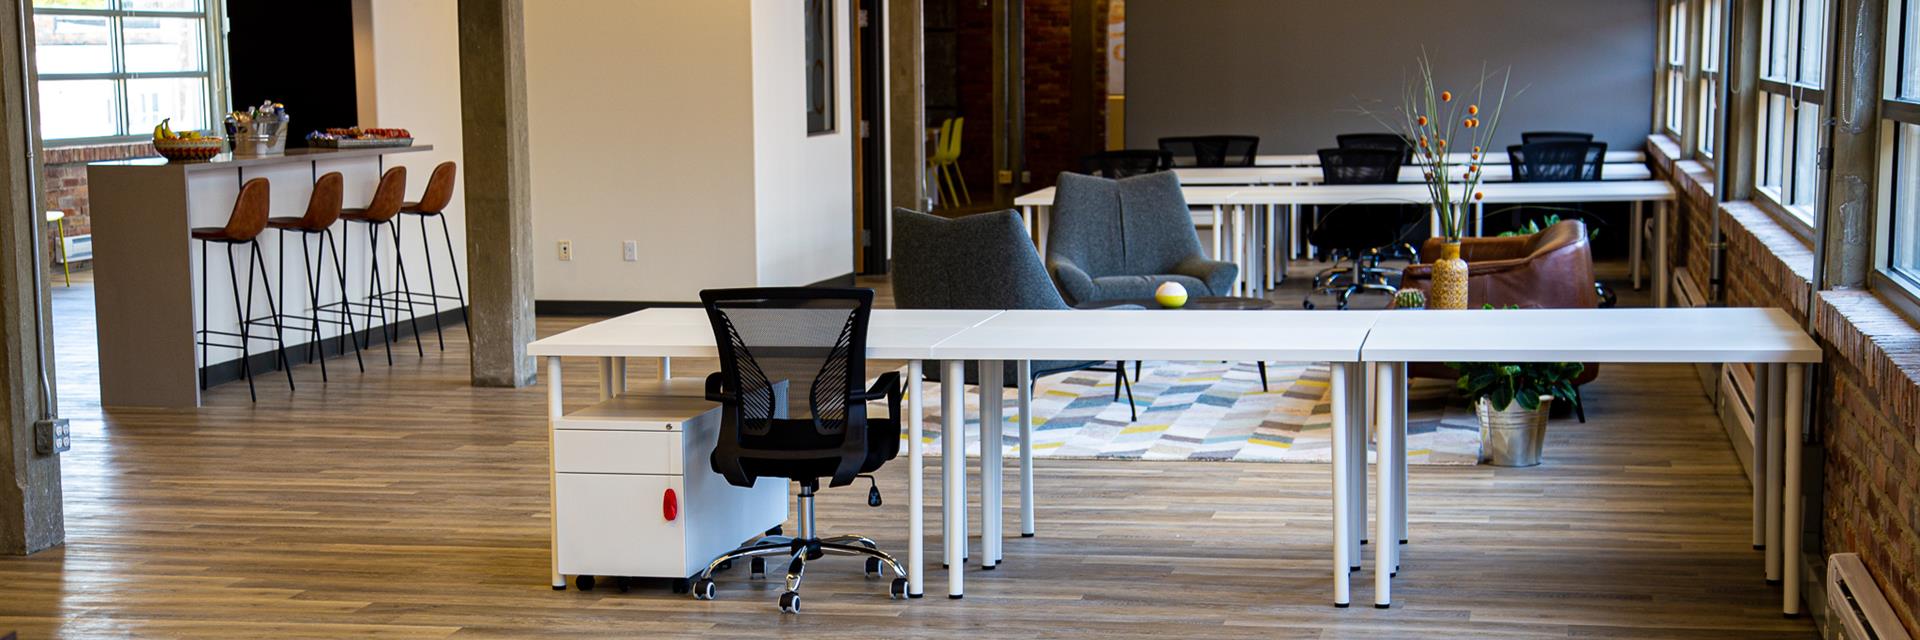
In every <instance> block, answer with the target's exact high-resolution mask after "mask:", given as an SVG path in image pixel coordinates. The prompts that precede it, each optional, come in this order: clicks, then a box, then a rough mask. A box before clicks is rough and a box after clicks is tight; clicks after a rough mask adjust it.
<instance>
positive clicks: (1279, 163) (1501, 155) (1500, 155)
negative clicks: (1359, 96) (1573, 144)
mask: <svg viewBox="0 0 1920 640" xmlns="http://www.w3.org/2000/svg"><path fill="white" fill-rule="evenodd" d="M1467 156H1468V154H1466V153H1453V154H1450V157H1449V158H1448V159H1449V160H1452V161H1453V162H1454V163H1455V164H1460V163H1465V162H1467V160H1468V159H1469V158H1468V157H1467ZM1646 161H1647V154H1646V152H1644V151H1625V150H1618V151H1608V152H1607V157H1606V162H1608V163H1615V162H1646ZM1253 163H1254V164H1255V165H1258V166H1262V167H1318V166H1320V154H1318V153H1281V154H1267V155H1258V156H1254V158H1253ZM1506 163H1507V152H1505V151H1489V152H1488V153H1487V164H1489V165H1495V164H1506Z"/></svg>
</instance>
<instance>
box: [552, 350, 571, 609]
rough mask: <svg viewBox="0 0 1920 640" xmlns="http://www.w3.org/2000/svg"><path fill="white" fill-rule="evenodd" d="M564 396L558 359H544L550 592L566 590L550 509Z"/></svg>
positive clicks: (555, 513) (555, 517)
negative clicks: (555, 431)
mask: <svg viewBox="0 0 1920 640" xmlns="http://www.w3.org/2000/svg"><path fill="white" fill-rule="evenodd" d="M563 395H564V394H563V393H562V390H561V384H560V358H559V357H558V356H548V357H547V559H548V561H549V562H550V563H551V565H550V566H551V567H552V569H553V590H554V591H562V590H565V589H566V588H567V578H566V577H565V576H562V575H560V516H559V510H558V509H556V508H554V507H555V506H556V505H558V504H560V494H559V493H558V492H557V491H556V490H555V489H554V484H553V481H554V478H553V425H554V423H556V422H558V421H559V420H560V418H561V416H564V415H566V413H565V409H564V408H563V406H562V405H561V403H560V400H561V397H562V396H563Z"/></svg>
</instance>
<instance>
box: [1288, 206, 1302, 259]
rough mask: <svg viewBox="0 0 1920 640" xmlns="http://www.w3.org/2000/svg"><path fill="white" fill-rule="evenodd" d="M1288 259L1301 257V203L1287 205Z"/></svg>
mask: <svg viewBox="0 0 1920 640" xmlns="http://www.w3.org/2000/svg"><path fill="white" fill-rule="evenodd" d="M1287 259H1288V260H1298V259H1300V205H1297V204H1290V205H1287Z"/></svg>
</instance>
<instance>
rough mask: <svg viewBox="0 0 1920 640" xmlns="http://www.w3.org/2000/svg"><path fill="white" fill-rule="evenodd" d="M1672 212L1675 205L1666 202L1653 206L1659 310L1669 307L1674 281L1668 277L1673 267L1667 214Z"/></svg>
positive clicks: (1655, 299) (1655, 301) (1655, 289)
mask: <svg viewBox="0 0 1920 640" xmlns="http://www.w3.org/2000/svg"><path fill="white" fill-rule="evenodd" d="M1672 210H1673V205H1671V204H1669V203H1666V202H1656V203H1654V205H1653V306H1655V307H1659V308H1664V307H1666V306H1667V286H1668V284H1669V282H1668V281H1669V280H1672V278H1671V277H1670V276H1668V271H1669V270H1670V269H1671V268H1672V265H1669V264H1667V217H1668V216H1667V212H1669V211H1672Z"/></svg>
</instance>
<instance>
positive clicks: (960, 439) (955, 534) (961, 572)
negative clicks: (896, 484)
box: [940, 360, 967, 600]
mask: <svg viewBox="0 0 1920 640" xmlns="http://www.w3.org/2000/svg"><path fill="white" fill-rule="evenodd" d="M965 365H966V363H965V362H964V361H961V360H945V361H942V362H941V363H940V418H941V425H940V468H941V477H942V478H943V479H944V480H945V484H946V487H947V488H946V493H945V494H944V497H943V498H942V499H941V501H940V509H941V511H942V512H944V513H945V519H944V520H942V522H943V523H944V524H945V525H946V529H947V533H946V536H945V538H946V545H945V546H946V551H947V597H949V598H953V599H955V600H958V599H960V597H961V596H963V595H965V594H966V591H965V590H963V589H962V588H961V582H962V581H963V580H964V579H965V578H964V576H965V574H966V571H967V560H966V556H967V423H966V420H965V416H966V413H967V384H966V382H967V378H966V376H967V371H966V367H965Z"/></svg>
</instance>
